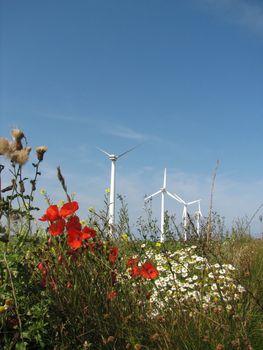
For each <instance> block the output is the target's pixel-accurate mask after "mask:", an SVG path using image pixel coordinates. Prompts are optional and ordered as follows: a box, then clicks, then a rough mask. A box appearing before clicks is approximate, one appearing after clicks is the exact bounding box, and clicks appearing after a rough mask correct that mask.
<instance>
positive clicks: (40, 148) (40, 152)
mask: <svg viewBox="0 0 263 350" xmlns="http://www.w3.org/2000/svg"><path fill="white" fill-rule="evenodd" d="M46 151H47V147H46V146H38V147H37V148H36V153H37V159H38V160H39V161H40V162H41V161H42V160H43V157H44V154H45V153H46Z"/></svg>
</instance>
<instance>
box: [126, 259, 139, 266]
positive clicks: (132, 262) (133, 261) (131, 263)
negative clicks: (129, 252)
mask: <svg viewBox="0 0 263 350" xmlns="http://www.w3.org/2000/svg"><path fill="white" fill-rule="evenodd" d="M137 264H138V259H137V258H130V259H128V261H127V266H131V267H133V266H136V265H137Z"/></svg>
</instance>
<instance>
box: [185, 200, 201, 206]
mask: <svg viewBox="0 0 263 350" xmlns="http://www.w3.org/2000/svg"><path fill="white" fill-rule="evenodd" d="M199 201H200V199H197V200H196V201H192V202H188V203H186V204H187V205H191V204H194V203H197V202H199Z"/></svg>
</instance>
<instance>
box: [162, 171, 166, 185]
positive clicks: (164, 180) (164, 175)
mask: <svg viewBox="0 0 263 350" xmlns="http://www.w3.org/2000/svg"><path fill="white" fill-rule="evenodd" d="M163 188H166V168H164V174H163Z"/></svg>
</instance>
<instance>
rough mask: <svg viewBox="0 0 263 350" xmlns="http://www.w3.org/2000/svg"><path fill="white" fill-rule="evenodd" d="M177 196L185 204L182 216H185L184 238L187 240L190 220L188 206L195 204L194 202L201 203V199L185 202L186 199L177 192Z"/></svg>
mask: <svg viewBox="0 0 263 350" xmlns="http://www.w3.org/2000/svg"><path fill="white" fill-rule="evenodd" d="M176 197H177V198H178V200H179V201H180V203H182V204H183V206H184V209H183V215H182V218H183V227H184V240H185V241H186V240H187V222H188V212H187V208H188V206H189V205H191V204H194V203H199V205H200V199H197V200H195V201H191V202H185V201H184V200H183V199H182V198H181V197H179V196H178V195H177V194H176ZM200 213H201V210H200ZM201 214H202V213H201ZM199 227H200V221H199Z"/></svg>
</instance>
